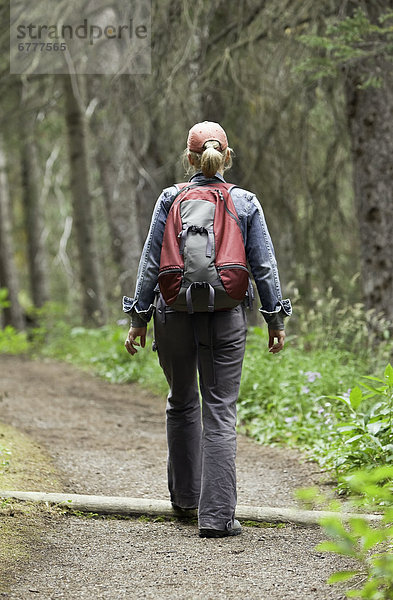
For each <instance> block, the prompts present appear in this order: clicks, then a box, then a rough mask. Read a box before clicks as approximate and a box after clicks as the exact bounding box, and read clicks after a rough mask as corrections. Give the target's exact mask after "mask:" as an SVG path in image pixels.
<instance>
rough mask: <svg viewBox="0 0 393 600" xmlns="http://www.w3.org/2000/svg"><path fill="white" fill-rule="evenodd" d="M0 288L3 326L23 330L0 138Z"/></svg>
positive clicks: (4, 163) (4, 165)
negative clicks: (3, 291)
mask: <svg viewBox="0 0 393 600" xmlns="http://www.w3.org/2000/svg"><path fill="white" fill-rule="evenodd" d="M0 286H1V287H5V288H7V290H8V300H9V303H10V305H9V306H8V307H7V308H5V309H4V324H5V325H12V326H13V327H15V328H16V329H24V318H23V313H22V309H21V307H20V304H19V300H18V288H19V285H18V277H17V272H16V268H15V263H14V249H13V239H12V223H11V206H10V196H9V190H8V180H7V172H6V158H5V153H4V149H3V140H2V138H1V136H0Z"/></svg>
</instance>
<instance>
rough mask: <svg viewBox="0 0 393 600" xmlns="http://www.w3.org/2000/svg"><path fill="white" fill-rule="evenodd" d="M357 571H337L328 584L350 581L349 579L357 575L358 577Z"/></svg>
mask: <svg viewBox="0 0 393 600" xmlns="http://www.w3.org/2000/svg"><path fill="white" fill-rule="evenodd" d="M357 574H358V572H357V571H337V573H333V575H331V576H330V577H329V579H328V580H327V582H328V583H330V584H331V583H339V582H340V581H348V579H352V577H354V576H355V575H357Z"/></svg>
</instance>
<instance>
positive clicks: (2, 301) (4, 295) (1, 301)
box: [0, 288, 10, 310]
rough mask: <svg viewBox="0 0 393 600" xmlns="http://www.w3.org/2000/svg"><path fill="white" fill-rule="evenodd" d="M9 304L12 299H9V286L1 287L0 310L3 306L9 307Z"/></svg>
mask: <svg viewBox="0 0 393 600" xmlns="http://www.w3.org/2000/svg"><path fill="white" fill-rule="evenodd" d="M9 305H10V301H9V300H8V290H7V288H0V310H1V309H3V308H8V307H9Z"/></svg>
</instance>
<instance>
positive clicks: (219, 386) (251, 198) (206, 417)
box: [123, 121, 291, 537]
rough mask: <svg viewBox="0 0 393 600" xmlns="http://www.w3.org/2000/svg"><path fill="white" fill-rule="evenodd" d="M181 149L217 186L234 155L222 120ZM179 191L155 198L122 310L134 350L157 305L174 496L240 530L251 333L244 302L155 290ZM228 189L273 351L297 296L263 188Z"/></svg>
mask: <svg viewBox="0 0 393 600" xmlns="http://www.w3.org/2000/svg"><path fill="white" fill-rule="evenodd" d="M185 157H186V160H187V161H188V163H189V166H190V168H191V169H192V170H193V171H194V175H193V176H192V177H191V179H190V183H191V184H193V185H194V184H196V185H201V186H206V185H207V186H208V185H209V184H211V185H212V186H214V185H215V186H217V187H220V185H221V184H222V182H224V177H223V174H224V171H225V170H226V169H228V168H230V166H231V164H232V156H231V149H230V148H229V147H228V140H227V136H226V133H225V131H224V130H223V129H222V127H221V126H220V125H219V124H218V123H213V122H209V121H204V122H203V123H197V124H196V125H194V127H192V128H191V129H190V131H189V134H188V140H187V149H186V151H185ZM178 193H179V189H178V188H177V187H176V186H172V187H169V188H167V189H165V190H164V191H163V192H162V194H161V195H160V197H159V198H158V200H157V203H156V206H155V209H154V212H153V217H152V221H151V225H150V230H149V233H148V236H147V239H146V242H145V245H144V249H143V252H142V256H141V260H140V264H139V269H138V277H137V284H136V291H135V296H134V298H128V297H124V298H123V310H124V311H125V312H126V313H130V315H131V328H130V330H129V333H128V336H127V339H126V342H125V347H126V349H127V351H128V352H129V353H130V354H131V355H133V354H135V353H136V352H137V346H141V347H142V348H143V347H144V346H145V342H146V326H147V323H148V321H149V320H150V318H151V316H152V315H153V314H154V332H155V344H156V347H157V351H158V356H159V361H160V365H161V367H162V369H163V371H164V373H165V376H166V378H167V381H168V384H169V387H170V392H169V396H168V402H167V408H166V418H167V441H168V486H169V491H170V495H171V501H172V505H173V507H174V509H175V510H176V511H177V512H178V513H179V514H181V513H182V511H183V512H184V514H185V513H186V512H187V510H189V509H195V508H198V525H199V535H200V537H226V536H232V535H238V534H240V533H241V526H240V524H239V522H238V521H237V520H236V519H235V518H234V516H235V507H236V469H235V456H236V430H235V428H236V401H237V397H238V392H239V385H240V377H241V369H242V362H243V356H244V350H245V341H246V318H245V311H244V304H245V303H244V302H243V303H241V304H238V305H237V306H235V307H234V308H231V309H227V310H214V312H208V311H206V312H205V311H203V312H198V311H197V310H196V311H195V312H193V311H192V310H191V311H187V310H184V311H183V310H177V309H174V308H173V307H171V306H168V304H166V303H165V302H164V300H163V297H162V295H161V294H159V291H158V274H159V270H160V258H161V248H162V243H163V237H164V230H165V224H166V221H167V217H168V212H169V210H170V208H171V206H172V204H173V202H174V198H175V196H176V197H177V195H178ZM230 195H231V198H232V200H233V205H234V207H235V210H236V213H237V215H236V217H237V219H238V224H239V226H240V229H241V233H242V236H243V240H244V246H245V252H246V258H247V261H248V263H249V266H250V269H251V272H252V275H253V277H254V280H255V283H256V287H257V290H258V294H259V297H260V301H261V305H262V306H261V308H260V309H259V310H260V311H261V312H262V314H263V316H264V318H265V320H266V322H267V325H268V329H269V351H270V352H272V353H274V354H275V353H277V352H280V351H281V350H282V348H283V346H284V340H285V330H284V317H285V316H287V315H290V314H291V304H290V301H289V300H282V296H281V290H280V281H279V276H278V271H277V265H276V260H275V256H274V249H273V245H272V242H271V239H270V235H269V232H268V229H267V226H266V222H265V219H264V216H263V212H262V208H261V206H260V204H259V202H258V200H257V198H256V197H255V195H254V194H252V193H251V192H248V191H246V190H243V189H240V188H237V187H234V188H233V189H231V191H230ZM249 295H251V294H249ZM248 300H251V299H250V298H248ZM138 339H139V341H137V340H138ZM198 374H199V388H200V391H201V396H202V415H201V405H200V398H199V390H198V378H197V376H198Z"/></svg>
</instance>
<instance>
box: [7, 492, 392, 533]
mask: <svg viewBox="0 0 393 600" xmlns="http://www.w3.org/2000/svg"><path fill="white" fill-rule="evenodd" d="M0 498H11V499H15V500H24V501H30V502H48V503H50V504H58V505H60V506H66V507H68V508H70V509H72V510H78V511H81V512H88V513H99V514H115V515H122V516H124V515H126V516H137V515H149V516H160V515H162V516H169V517H173V516H176V517H178V516H179V515H178V513H177V512H176V511H174V510H173V508H172V505H171V503H170V502H168V501H167V500H153V499H148V498H127V497H123V496H93V495H85V494H57V493H46V492H19V491H6V490H3V491H2V490H0ZM186 516H187V515H186ZM191 516H192V515H191V514H190V517H191ZM331 516H335V517H337V516H339V517H340V518H341V519H342V520H344V521H347V520H349V519H351V518H354V517H361V518H363V519H365V520H366V521H368V522H370V523H377V522H379V521H381V519H382V516H381V515H378V514H363V513H362V514H359V513H351V512H339V513H337V512H331V511H317V510H302V509H298V508H295V507H294V508H292V507H291V508H285V507H279V508H275V507H270V506H245V505H241V504H240V505H238V506H237V508H236V517H237V519H240V520H241V521H256V522H264V523H293V524H296V525H303V526H312V525H319V524H320V522H321V519H324V518H325V517H331Z"/></svg>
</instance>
